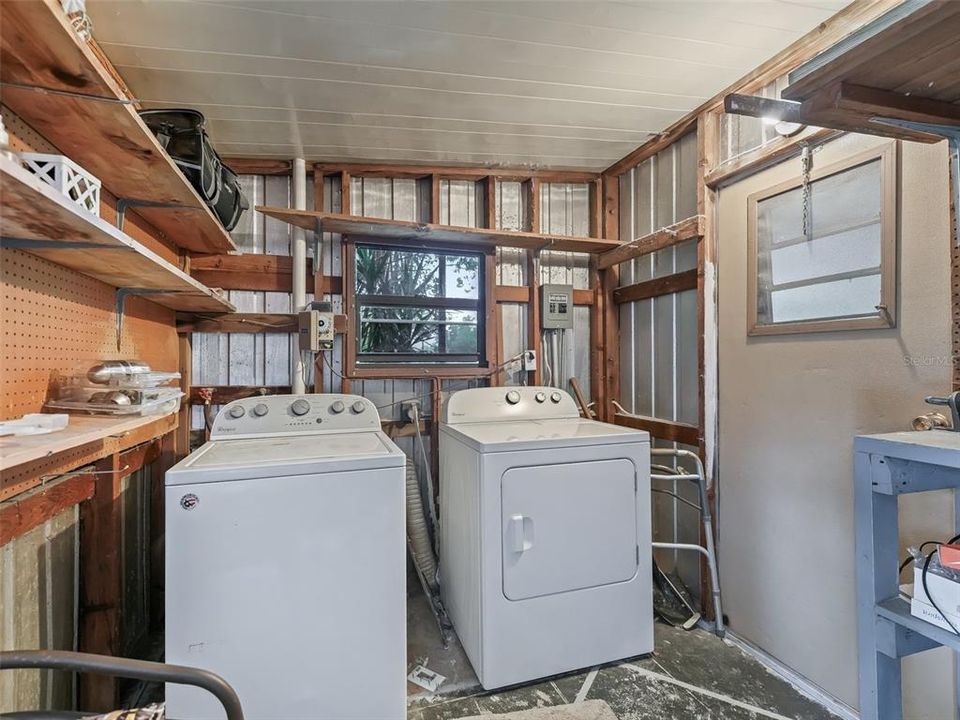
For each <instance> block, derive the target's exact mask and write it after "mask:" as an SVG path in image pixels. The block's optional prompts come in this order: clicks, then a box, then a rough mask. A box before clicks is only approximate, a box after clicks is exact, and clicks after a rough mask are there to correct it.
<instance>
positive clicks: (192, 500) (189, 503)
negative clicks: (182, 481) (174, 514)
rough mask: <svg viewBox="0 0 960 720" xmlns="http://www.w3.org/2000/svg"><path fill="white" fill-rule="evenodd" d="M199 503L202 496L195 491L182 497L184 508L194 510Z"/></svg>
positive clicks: (181, 504)
mask: <svg viewBox="0 0 960 720" xmlns="http://www.w3.org/2000/svg"><path fill="white" fill-rule="evenodd" d="M199 504H200V498H198V497H197V496H196V495H194V494H193V493H187V494H186V495H184V496H183V497H182V498H180V507H182V508H183V509H184V510H193V509H194V508H195V507H197V505H199Z"/></svg>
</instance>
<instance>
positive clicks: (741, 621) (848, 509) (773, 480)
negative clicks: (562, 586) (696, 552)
mask: <svg viewBox="0 0 960 720" xmlns="http://www.w3.org/2000/svg"><path fill="white" fill-rule="evenodd" d="M884 142H889V141H884V140H879V139H876V138H867V137H863V136H848V137H844V138H841V139H839V140H836V141H834V142H832V143H830V144H828V145H827V146H825V147H824V148H823V149H822V150H820V151H818V152H817V153H816V154H815V159H814V163H815V165H819V166H821V167H822V166H824V165H827V164H830V163H834V162H837V161H839V160H842V159H844V158H845V157H847V156H849V155H852V154H855V153H857V152H860V151H862V150H864V149H866V148H869V147H872V146H874V145H876V144H878V143H884ZM947 167H948V166H947V155H946V145H945V143H940V144H939V145H934V146H929V145H919V144H914V143H904V144H903V145H902V148H901V152H900V157H899V176H900V218H899V224H900V235H899V288H900V305H899V319H898V325H897V327H896V328H894V329H884V330H861V331H850V332H830V333H816V334H802V335H784V336H778V337H762V338H761V337H752V338H748V337H747V335H746V325H747V320H746V307H747V298H746V288H747V278H746V269H747V257H746V232H747V196H748V195H749V194H750V193H753V192H756V191H759V190H763V189H765V188H769V187H771V186H773V185H776V184H778V183H780V182H783V181H785V180H788V179H790V178H792V177H796V176H798V175H799V174H800V162H799V159H793V160H790V161H787V162H785V163H782V164H780V165H778V166H776V167H773V168H770V169H768V170H765V171H763V172H762V173H758V174H756V175H754V176H752V177H749V178H747V179H745V180H743V181H741V182H739V183H737V184H735V185H732V186H730V187H728V188H724V189H723V190H721V192H720V197H719V205H718V212H719V257H718V264H719V269H718V271H719V275H718V282H719V318H720V320H719V363H720V374H719V389H720V397H719V453H720V454H719V508H720V517H719V552H720V572H721V583H722V586H723V590H724V595H725V597H724V601H725V605H726V610H727V611H728V612H729V615H730V624H731V627H732V629H733V630H734V632H736V633H738V634H739V635H740V636H742V637H744V638H746V639H747V640H749V641H750V642H752V643H753V644H755V645H757V646H759V647H760V648H762V649H763V650H765V651H766V652H768V653H769V654H771V655H773V656H774V657H775V658H777V659H779V660H780V661H782V662H783V663H785V664H787V665H788V666H790V667H792V668H794V669H796V670H797V671H798V672H799V673H800V674H802V675H804V676H805V677H807V678H808V679H810V680H811V681H813V682H814V683H816V684H817V685H819V686H821V687H822V688H824V689H825V690H827V691H828V692H829V693H831V694H832V695H834V696H835V697H837V698H839V699H840V700H841V701H843V702H844V703H846V704H848V705H850V706H853V707H855V706H856V705H857V656H856V619H855V616H854V593H855V582H854V530H853V489H852V475H853V473H852V450H851V448H852V438H853V437H854V436H855V435H857V434H861V433H874V432H886V431H892V430H901V429H908V428H909V423H910V420H911V419H912V418H913V417H914V416H916V415H917V414H919V413H921V412H924V411H926V410H929V409H930V408H929V407H928V406H926V405H925V404H924V402H923V397H924V395H928V394H933V393H943V392H946V391H947V390H948V389H949V383H950V372H949V369H950V368H949V356H950V289H949V217H948V210H947V208H948V204H947V203H948V190H947V188H948V179H947V178H948V175H947ZM901 523H902V527H903V532H902V538H901V539H902V541H903V542H904V543H909V542H915V541H916V540H918V539H920V538H923V539H926V538H935V537H942V536H944V535H948V534H949V533H950V530H951V528H952V527H953V517H952V503H951V501H950V498H949V497H948V496H946V495H945V494H936V495H927V496H924V497H920V496H915V497H910V498H905V499H904V500H903V501H901ZM952 664H953V661H952V659H951V657H950V655H949V654H945V653H942V652H939V651H938V652H935V653H926V654H923V655H920V656H917V657H915V658H911V659H910V660H909V661H908V665H907V673H908V675H907V682H906V696H907V699H906V701H905V703H906V706H907V717H908V718H911V720H917V719H919V718H929V719H930V720H945V718H952V717H953V716H954V711H953V703H952V700H951V692H950V689H951V688H952V681H951V672H952ZM921 693H925V694H926V698H925V702H923V703H921V702H919V695H920V694H921Z"/></svg>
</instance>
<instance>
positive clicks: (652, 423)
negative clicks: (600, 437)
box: [612, 413, 700, 446]
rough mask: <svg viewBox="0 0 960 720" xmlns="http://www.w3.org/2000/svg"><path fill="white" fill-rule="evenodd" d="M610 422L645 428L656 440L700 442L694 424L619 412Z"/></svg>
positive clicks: (639, 428)
mask: <svg viewBox="0 0 960 720" xmlns="http://www.w3.org/2000/svg"><path fill="white" fill-rule="evenodd" d="M612 422H613V423H614V424H615V425H622V426H623V427H629V428H634V429H636V430H646V431H647V432H648V433H650V435H651V436H652V437H655V438H657V439H658V440H669V441H670V442H678V443H683V444H684V445H694V446H696V445H698V444H699V443H700V430H699V428H697V427H696V426H695V425H687V424H686V423H677V422H671V421H669V420H660V419H658V418H647V417H643V418H641V417H632V416H630V415H621V414H619V413H617V414H616V415H614V416H613V419H612Z"/></svg>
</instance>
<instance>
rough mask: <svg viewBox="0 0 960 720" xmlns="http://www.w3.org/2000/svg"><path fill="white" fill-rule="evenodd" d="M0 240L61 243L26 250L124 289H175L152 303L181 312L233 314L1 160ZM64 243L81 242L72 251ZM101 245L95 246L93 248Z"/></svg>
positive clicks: (224, 303) (138, 246)
mask: <svg viewBox="0 0 960 720" xmlns="http://www.w3.org/2000/svg"><path fill="white" fill-rule="evenodd" d="M0 205H2V206H3V213H2V218H0V220H2V227H0V236H3V237H4V238H13V239H17V240H31V241H40V242H43V241H51V240H52V241H56V242H57V243H60V244H59V245H58V246H56V247H54V246H51V247H40V246H37V247H30V248H23V249H24V250H25V251H26V252H29V253H31V254H33V255H37V256H39V257H42V258H45V259H47V260H49V261H51V262H54V263H57V264H58V265H63V266H65V267H68V268H70V269H72V270H76V271H77V272H80V273H82V274H84V275H87V276H89V277H93V278H96V279H97V280H101V281H102V282H105V283H107V284H109V285H113V286H114V287H118V288H137V289H143V290H149V291H164V290H167V291H169V292H168V293H157V294H150V295H148V296H146V297H148V298H149V299H150V300H151V301H153V302H156V303H158V304H160V305H164V306H165V307H169V308H172V309H174V310H181V311H198V312H200V311H202V312H220V313H223V312H232V311H233V310H234V309H235V308H234V306H233V305H232V304H231V303H230V302H228V301H227V300H226V299H225V298H223V297H221V296H220V295H219V294H217V293H215V292H214V291H213V290H211V289H210V288H208V287H206V286H205V285H203V284H202V283H200V282H199V281H197V280H195V279H194V278H192V277H190V275H188V274H187V273H185V272H183V271H182V270H180V269H179V268H178V267H176V266H175V265H172V264H171V263H169V262H167V261H166V260H164V259H163V258H161V257H160V256H159V255H157V254H156V253H154V252H153V251H152V250H150V249H149V248H147V247H145V246H143V245H141V244H140V243H138V242H137V241H136V240H134V239H132V238H131V237H129V236H128V235H126V234H124V233H122V232H120V231H119V230H117V228H115V227H114V226H113V225H111V224H110V223H108V222H106V221H105V220H102V219H100V218H98V217H96V216H94V215H91V214H90V213H88V212H86V211H85V210H83V209H82V208H80V207H79V206H77V205H75V204H74V203H73V202H71V201H70V200H68V199H67V198H65V197H63V196H62V195H61V194H60V193H59V192H58V191H57V190H56V189H54V188H52V187H50V186H49V185H47V184H46V183H44V182H42V181H41V180H39V179H37V178H36V177H35V176H34V175H33V174H32V173H31V172H30V171H29V170H26V169H25V168H23V167H21V166H20V165H18V164H17V163H16V162H14V161H12V160H10V159H8V158H3V157H0ZM63 243H75V244H76V247H69V246H67V245H64V244H63ZM91 243H92V244H96V245H97V247H90V244H91Z"/></svg>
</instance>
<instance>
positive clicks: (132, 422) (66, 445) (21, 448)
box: [0, 415, 166, 472]
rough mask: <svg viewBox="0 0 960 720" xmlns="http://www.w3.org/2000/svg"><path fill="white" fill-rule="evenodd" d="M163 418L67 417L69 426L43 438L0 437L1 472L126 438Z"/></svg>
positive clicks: (34, 436)
mask: <svg viewBox="0 0 960 720" xmlns="http://www.w3.org/2000/svg"><path fill="white" fill-rule="evenodd" d="M163 417H166V416H162V415H161V416H158V415H147V416H139V415H137V416H134V417H131V416H126V417H124V416H122V415H119V416H111V415H70V424H69V425H67V427H65V428H64V429H63V430H58V431H57V432H52V433H48V434H46V435H15V436H8V437H0V450H2V451H3V452H0V472H6V471H8V470H11V469H13V468H15V467H17V466H18V465H24V464H25V463H29V462H33V461H34V460H42V459H43V458H47V457H51V456H52V455H56V454H58V453H63V452H67V451H69V450H73V449H74V448H78V447H81V446H82V445H89V444H90V443H94V442H100V441H101V440H106V439H107V438H111V437H112V438H116V437H120V436H123V435H127V434H128V433H130V432H132V431H133V430H137V429H138V428H142V427H145V426H147V425H151V424H153V423H155V422H157V420H160V419H162V418H163ZM164 430H166V428H164Z"/></svg>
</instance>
